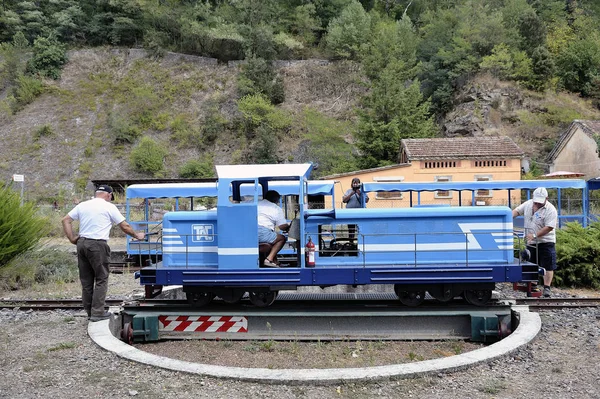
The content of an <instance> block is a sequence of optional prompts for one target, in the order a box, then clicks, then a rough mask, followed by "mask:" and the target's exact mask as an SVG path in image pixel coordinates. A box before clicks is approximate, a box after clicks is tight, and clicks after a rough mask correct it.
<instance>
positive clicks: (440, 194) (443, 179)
mask: <svg viewBox="0 0 600 399" xmlns="http://www.w3.org/2000/svg"><path fill="white" fill-rule="evenodd" d="M435 181H436V182H437V183H450V182H451V181H452V176H436V177H435ZM435 198H452V192H451V191H442V190H438V191H436V192H435Z"/></svg>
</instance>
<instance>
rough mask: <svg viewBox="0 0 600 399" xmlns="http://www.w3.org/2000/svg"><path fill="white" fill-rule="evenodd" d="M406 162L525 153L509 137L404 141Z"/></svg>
mask: <svg viewBox="0 0 600 399" xmlns="http://www.w3.org/2000/svg"><path fill="white" fill-rule="evenodd" d="M402 147H403V148H404V150H405V152H406V156H407V158H408V160H410V161H414V160H433V159H471V158H477V159H491V158H522V157H523V156H524V155H525V153H524V152H523V150H521V149H520V148H519V146H517V145H516V144H515V143H514V141H512V140H511V139H510V137H507V136H502V137H455V138H440V139H404V140H402Z"/></svg>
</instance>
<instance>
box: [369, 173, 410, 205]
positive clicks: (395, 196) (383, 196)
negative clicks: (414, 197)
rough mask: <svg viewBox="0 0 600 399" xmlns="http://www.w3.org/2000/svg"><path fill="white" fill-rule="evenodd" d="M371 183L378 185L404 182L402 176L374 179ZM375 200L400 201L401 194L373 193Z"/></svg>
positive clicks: (398, 192) (397, 192)
mask: <svg viewBox="0 0 600 399" xmlns="http://www.w3.org/2000/svg"><path fill="white" fill-rule="evenodd" d="M373 181H375V182H378V183H384V182H385V183H402V182H403V181H404V176H381V177H374V178H373ZM375 199H378V200H392V199H394V200H401V199H402V193H401V192H400V191H396V192H389V191H388V192H378V193H375Z"/></svg>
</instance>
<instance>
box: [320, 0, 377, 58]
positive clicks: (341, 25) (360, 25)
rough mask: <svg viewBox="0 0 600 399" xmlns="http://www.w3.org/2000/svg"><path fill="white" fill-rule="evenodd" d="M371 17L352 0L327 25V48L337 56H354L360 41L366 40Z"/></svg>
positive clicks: (356, 53) (358, 48)
mask: <svg viewBox="0 0 600 399" xmlns="http://www.w3.org/2000/svg"><path fill="white" fill-rule="evenodd" d="M370 29H371V17H370V16H369V14H367V13H366V12H365V10H364V9H363V7H362V5H361V4H360V3H359V2H358V1H356V0H354V1H353V2H352V3H350V4H349V5H348V6H347V7H346V8H345V9H344V11H342V14H341V15H340V16H339V17H337V18H334V19H333V20H332V21H331V22H330V23H329V26H328V27H327V37H326V44H327V49H328V50H329V51H331V52H332V53H333V55H334V56H335V57H339V58H350V59H353V58H356V57H357V55H358V52H359V50H360V46H361V44H362V43H365V42H367V39H368V37H369V32H370Z"/></svg>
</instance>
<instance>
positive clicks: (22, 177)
mask: <svg viewBox="0 0 600 399" xmlns="http://www.w3.org/2000/svg"><path fill="white" fill-rule="evenodd" d="M13 181H15V182H18V181H20V182H21V206H23V193H24V191H25V175H13Z"/></svg>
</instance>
